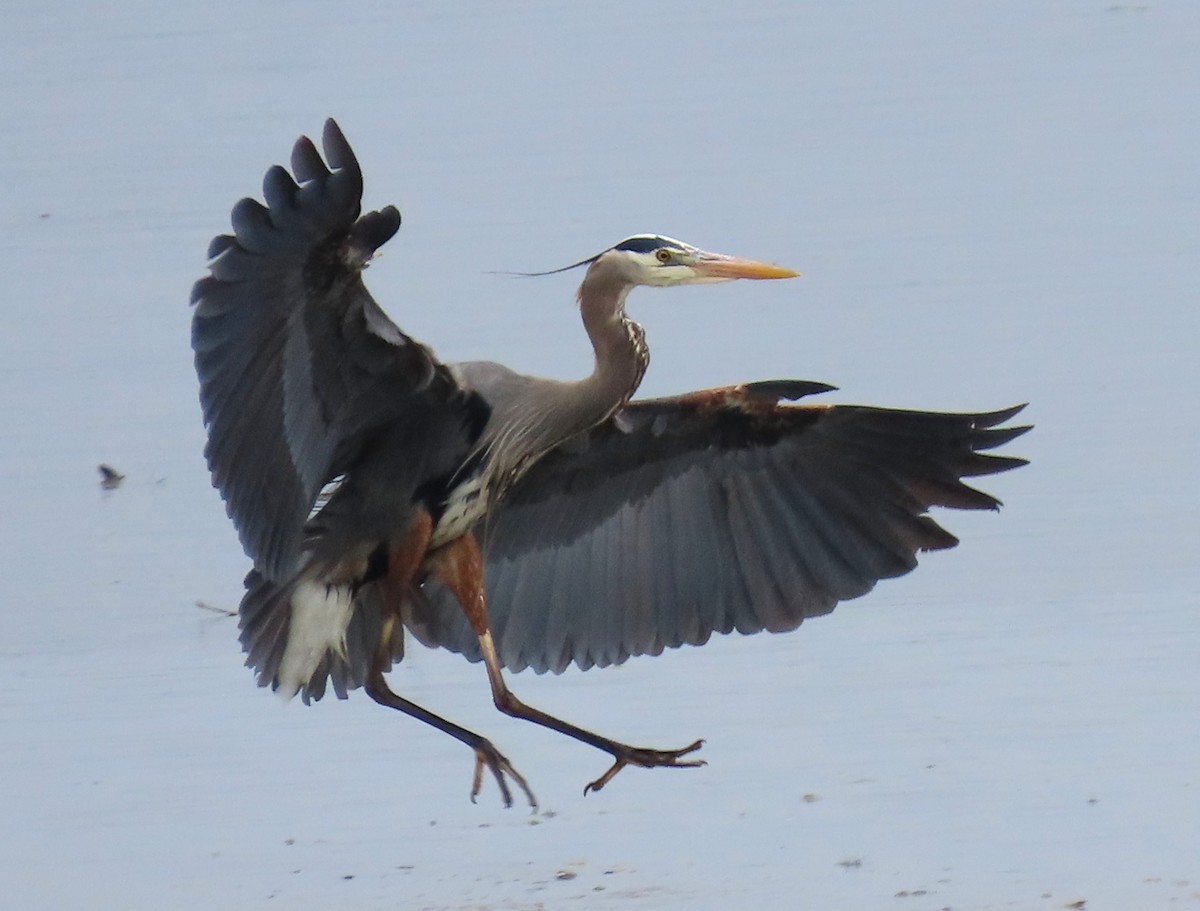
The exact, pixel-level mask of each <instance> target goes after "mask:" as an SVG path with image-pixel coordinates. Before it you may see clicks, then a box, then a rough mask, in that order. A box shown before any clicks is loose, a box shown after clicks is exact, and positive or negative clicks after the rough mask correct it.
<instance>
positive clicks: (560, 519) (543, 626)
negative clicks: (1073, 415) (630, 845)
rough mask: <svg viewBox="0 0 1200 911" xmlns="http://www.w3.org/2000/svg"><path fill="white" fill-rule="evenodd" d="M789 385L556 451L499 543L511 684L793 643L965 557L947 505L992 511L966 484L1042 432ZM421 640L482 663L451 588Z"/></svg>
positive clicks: (498, 581) (438, 599) (501, 528)
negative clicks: (712, 648) (733, 640)
mask: <svg viewBox="0 0 1200 911" xmlns="http://www.w3.org/2000/svg"><path fill="white" fill-rule="evenodd" d="M829 388H830V387H828V386H824V385H823V384H814V383H802V382H794V381H779V382H768V383H755V384H749V385H746V386H738V387H732V388H729V389H720V390H711V391H707V392H700V393H694V394H691V395H686V396H682V397H678V398H669V399H658V400H647V401H641V402H633V403H631V404H629V405H628V406H626V407H625V408H624V409H623V410H622V411H620V412H618V413H617V414H616V415H615V416H614V417H613V418H611V419H609V420H608V421H606V422H605V423H603V424H601V425H599V426H598V427H596V428H594V429H593V430H591V431H589V432H588V433H586V434H582V435H580V436H578V437H576V438H573V439H572V440H569V441H568V442H566V443H564V444H562V445H561V446H559V447H558V448H557V449H555V450H554V451H552V452H550V453H549V454H548V455H546V456H545V457H544V458H542V459H541V460H540V461H538V462H537V463H536V464H535V465H534V466H533V467H531V468H530V469H529V471H528V473H527V474H526V475H525V476H524V477H523V478H522V479H521V480H520V481H518V482H517V484H516V485H515V486H514V487H513V489H512V490H511V491H510V492H509V494H508V496H507V497H506V498H505V499H504V500H503V501H502V502H501V503H500V504H499V505H498V506H496V507H495V509H494V511H493V513H492V515H491V516H490V518H489V519H488V523H487V526H486V527H481V528H479V529H478V533H479V534H480V536H481V537H482V539H483V541H484V544H485V554H486V560H487V566H486V574H487V590H488V604H489V614H490V617H491V624H492V633H493V637H494V639H495V641H496V644H497V648H498V651H499V654H500V658H501V660H502V661H503V663H504V664H505V666H506V667H508V668H510V669H512V670H521V669H522V668H525V667H532V668H534V669H535V670H537V671H539V672H541V671H546V670H551V671H555V672H558V671H561V670H563V669H564V668H565V667H566V666H567V665H568V664H569V663H570V662H572V661H574V662H575V663H576V664H578V665H579V666H580V667H583V668H587V667H591V666H593V665H599V666H604V665H608V664H618V663H620V662H622V661H624V660H625V659H626V658H628V657H629V656H630V655H639V654H657V653H659V652H661V651H662V650H663V649H664V648H668V647H672V648H673V647H676V646H680V645H683V644H692V645H698V644H702V643H704V642H706V641H707V640H708V638H709V637H710V636H711V634H712V633H714V632H721V633H728V632H731V631H733V630H737V631H738V632H742V633H753V632H759V631H761V630H770V631H772V632H780V631H783V630H790V629H794V628H795V627H796V626H798V625H799V624H800V623H801V621H803V620H804V619H805V618H806V617H812V616H816V615H819V614H824V613H828V612H829V611H830V610H832V609H833V607H834V606H835V605H836V604H837V603H838V602H839V601H843V600H846V599H849V598H855V597H858V596H859V595H862V594H865V593H866V592H867V591H869V590H870V589H871V588H872V587H873V586H874V585H875V583H876V582H877V581H878V580H879V579H883V578H887V577H891V576H899V575H902V574H904V573H906V572H908V571H910V570H911V569H913V567H914V566H916V554H917V552H918V551H922V550H938V549H942V548H947V547H953V546H954V545H955V544H956V543H957V539H956V538H955V537H954V536H953V535H951V534H950V533H949V532H947V531H945V530H944V529H943V528H941V526H939V525H938V524H937V523H936V522H935V521H934V520H933V519H932V518H931V517H930V516H929V515H928V513H927V510H928V509H929V507H931V506H948V507H954V508H959V509H990V508H995V507H997V506H998V505H999V501H998V500H996V499H995V498H994V497H992V496H990V495H988V494H986V493H983V492H981V491H978V490H975V489H974V488H972V487H969V486H967V485H966V484H964V483H963V482H962V478H964V477H970V476H974V475H984V474H991V473H994V472H999V471H1004V470H1007V469H1010V468H1014V467H1016V466H1018V465H1022V464H1024V460H1022V459H1017V458H1010V457H1004V456H995V455H985V454H983V453H982V452H981V451H982V450H988V449H992V448H994V447H996V446H999V445H1001V444H1003V443H1005V442H1007V441H1008V440H1011V439H1012V438H1014V437H1016V436H1018V435H1019V434H1021V433H1023V432H1024V431H1025V430H1026V429H1028V428H1025V427H1007V428H1004V427H999V426H998V425H1000V424H1003V423H1004V422H1005V421H1007V420H1008V419H1009V418H1011V417H1012V416H1013V415H1015V414H1016V413H1017V412H1018V411H1019V410H1020V407H1017V408H1009V409H1006V410H1003V411H998V412H993V413H989V414H938V413H929V412H915V411H897V410H889V409H882V408H868V407H859V406H846V405H837V406H829V407H812V406H800V405H792V404H784V403H781V401H780V400H781V399H784V398H786V399H795V398H798V397H800V396H802V395H807V394H809V393H812V392H819V391H824V390H826V389H829ZM426 588H427V592H426V594H427V598H426V603H425V604H424V605H420V606H418V607H417V608H416V611H415V616H413V617H412V618H410V622H409V625H410V628H412V629H413V631H414V633H415V634H416V635H417V636H418V638H420V639H422V640H423V641H425V642H427V643H428V644H433V645H442V646H445V647H448V648H451V649H453V650H455V651H460V652H462V653H463V654H465V655H467V656H468V657H470V658H477V657H478V646H477V644H476V641H475V637H474V635H473V634H472V632H471V629H470V627H469V626H468V625H467V624H466V622H465V619H463V617H462V611H461V610H460V609H458V608H457V606H456V605H454V604H453V602H452V600H450V599H448V598H447V596H446V593H445V592H444V591H443V590H441V589H440V588H439V587H438V585H437V583H436V582H434V583H430V584H429V585H427V586H426Z"/></svg>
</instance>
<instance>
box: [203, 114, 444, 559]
mask: <svg viewBox="0 0 1200 911" xmlns="http://www.w3.org/2000/svg"><path fill="white" fill-rule="evenodd" d="M322 139H323V145H324V149H325V156H326V158H327V159H328V161H329V165H330V167H326V165H325V162H324V161H322V160H321V156H320V154H319V153H318V152H317V150H316V148H315V146H314V145H313V143H312V142H311V141H310V140H309V139H308V138H307V137H301V138H300V139H299V140H298V141H297V142H296V144H295V147H294V149H293V151H292V170H293V172H294V174H295V179H293V177H292V176H291V175H289V174H288V172H287V171H286V170H285V169H284V168H282V167H279V166H276V167H273V168H271V169H270V170H269V171H268V172H267V175H266V177H265V179H264V181H263V195H264V197H265V199H266V205H265V206H264V205H262V204H261V203H259V202H257V201H255V200H253V199H243V200H242V201H241V202H239V203H238V204H237V205H236V206H234V209H233V215H232V221H233V234H232V235H229V234H222V235H220V236H218V237H216V238H215V239H214V240H213V242H212V244H211V245H210V246H209V251H208V252H209V257H210V259H211V263H210V265H209V268H210V271H211V274H210V275H209V276H207V277H205V278H202V279H200V281H198V282H196V285H195V287H194V288H193V290H192V303H193V304H195V307H196V309H195V314H194V318H193V323H192V346H193V349H194V350H195V355H196V372H197V374H198V375H199V377H200V400H201V404H202V406H203V409H204V420H205V423H206V424H207V426H208V445H207V447H206V449H205V455H206V456H207V458H208V465H209V468H210V469H211V471H212V477H213V483H214V485H215V486H217V487H218V488H219V489H220V490H221V493H222V495H223V496H224V497H225V501H226V508H227V510H228V512H229V515H230V517H231V518H232V519H233V521H234V524H235V525H236V526H237V528H238V531H239V533H240V535H241V540H242V544H243V546H244V547H245V549H246V552H247V553H248V554H249V555H250V557H251V558H252V559H253V560H254V563H255V566H256V568H257V569H258V570H259V572H260V573H262V575H263V576H265V577H266V578H267V579H272V580H281V579H284V578H286V577H287V576H289V575H290V574H291V573H293V572H294V571H295V570H296V564H297V560H298V558H299V555H300V552H301V548H302V542H303V538H304V524H305V521H306V520H307V519H308V517H309V514H310V512H311V510H312V508H313V506H314V503H315V502H316V499H317V496H318V494H319V493H320V491H321V489H322V487H323V486H324V485H325V484H327V483H328V482H330V481H332V480H333V479H335V478H336V477H338V476H339V475H340V474H342V473H343V472H344V471H345V470H346V468H347V464H348V463H349V462H350V461H352V460H353V459H354V458H356V457H357V455H358V453H359V452H360V450H361V449H362V447H363V445H364V443H365V442H367V441H368V439H369V438H370V437H371V435H372V434H373V433H375V432H376V431H377V430H378V428H380V427H381V426H385V425H387V424H389V423H392V424H394V423H396V422H403V420H404V418H405V416H406V414H407V413H409V412H410V411H413V412H414V413H415V414H417V415H427V414H429V413H430V411H431V409H433V408H434V407H435V406H437V405H439V404H442V401H443V400H446V401H448V400H449V399H451V398H452V397H454V396H458V397H459V398H460V399H461V391H460V390H458V387H457V385H456V384H455V382H454V380H453V379H452V378H451V377H450V374H449V372H448V371H447V370H446V369H445V368H444V367H443V366H442V365H441V364H439V363H438V362H437V361H436V360H435V359H434V358H433V356H432V354H431V353H430V352H429V351H428V350H427V349H426V348H424V347H423V346H422V345H420V344H418V343H416V342H415V341H413V340H412V339H410V338H409V337H408V336H406V335H405V334H404V333H402V332H401V331H400V330H399V329H398V328H397V327H396V326H395V324H394V323H392V321H391V320H390V319H388V317H387V316H386V314H384V313H383V311H382V310H381V309H380V308H379V306H378V305H377V304H376V303H375V301H374V300H373V299H372V297H371V295H370V293H368V291H367V289H366V288H365V287H364V285H363V283H362V278H361V272H362V270H363V268H365V266H366V265H367V263H368V261H369V260H370V259H371V257H372V256H373V255H374V253H375V251H376V249H378V248H379V247H380V246H381V245H382V244H384V243H385V242H386V241H387V240H388V239H389V238H391V237H392V235H394V234H395V233H396V230H397V228H398V227H399V225H400V213H399V212H398V211H397V210H396V209H395V208H394V207H391V206H388V207H387V208H385V209H382V210H380V211H378V212H370V213H368V214H366V215H363V216H362V217H359V213H360V206H361V197H362V187H363V180H362V171H361V170H360V169H359V165H358V161H357V160H356V159H355V156H354V153H353V151H351V149H350V146H349V144H348V143H347V142H346V139H345V137H344V136H343V135H342V132H341V130H340V129H339V128H338V126H337V124H336V123H334V122H333V121H332V120H329V121H327V122H326V124H325V131H324V135H323V137H322ZM331 168H332V170H331ZM433 399H437V400H438V401H433ZM459 405H461V402H460V403H459Z"/></svg>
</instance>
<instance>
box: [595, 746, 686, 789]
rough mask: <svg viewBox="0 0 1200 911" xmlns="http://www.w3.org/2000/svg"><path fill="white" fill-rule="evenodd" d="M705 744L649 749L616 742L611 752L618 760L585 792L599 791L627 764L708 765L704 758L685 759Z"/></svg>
mask: <svg viewBox="0 0 1200 911" xmlns="http://www.w3.org/2000/svg"><path fill="white" fill-rule="evenodd" d="M702 746H704V741H703V740H697V741H696V742H695V743H693V744H690V745H688V746H685V747H684V748H683V749H682V750H648V749H645V748H644V747H631V746H626V745H625V744H623V743H614V744H613V745H612V749H611V750H610V752H611V753H612V754H613V756H614V757H615V759H616V761H615V762H614V763H613V764H612V768H610V769H609V770H608V771H607V772H605V773H604V774H603V775H601V776H600V777H599V778H597V779H596V780H595V781H593V782H591V783H589V784H588V786H587V787H585V788H584V789H583V793H584V794H588V793H589V792H591V791H599V790H600V789H601V788H603V787H604V786H605V785H606V784H608V783H609V782H610V781H611V780H612V778H613V776H614V775H616V774H617V773H618V772H619V771H621V769H623V768H625V766H627V765H636V766H641V767H642V768H643V769H657V768H663V767H666V768H672V769H695V768H699V767H700V766H702V765H707V764H708V763H706V762H705V761H704V760H703V759H684V758H683V757H684V756H687V755H688V754H689V753H694V752H696V750H698V749H700V747H702Z"/></svg>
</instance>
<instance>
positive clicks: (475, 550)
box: [429, 533, 489, 637]
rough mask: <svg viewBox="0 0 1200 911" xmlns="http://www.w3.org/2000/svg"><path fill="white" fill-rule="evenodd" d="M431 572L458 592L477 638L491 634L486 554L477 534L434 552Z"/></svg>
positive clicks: (457, 539)
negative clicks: (484, 581)
mask: <svg viewBox="0 0 1200 911" xmlns="http://www.w3.org/2000/svg"><path fill="white" fill-rule="evenodd" d="M429 571H430V572H431V573H433V574H434V575H436V576H437V577H438V578H439V579H441V580H442V581H443V582H444V583H446V587H447V588H448V589H450V591H451V592H453V593H454V597H455V598H457V599H458V603H459V604H460V605H462V609H463V613H465V614H466V615H467V620H469V621H470V623H471V629H473V630H475V635H476V636H480V637H483V636H486V635H488V625H489V624H488V613H487V601H486V599H485V597H484V587H483V554H482V553H481V552H480V550H479V542H478V541H476V540H475V536H474V535H473V534H470V533H467V534H465V535H463V536H462V537H461V538H456V539H455V540H453V541H451V542H450V543H449V544H447V545H446V546H445V547H442V548H440V549H439V550H437V551H436V552H434V553H433V554H432V555H431V556H430V559H429Z"/></svg>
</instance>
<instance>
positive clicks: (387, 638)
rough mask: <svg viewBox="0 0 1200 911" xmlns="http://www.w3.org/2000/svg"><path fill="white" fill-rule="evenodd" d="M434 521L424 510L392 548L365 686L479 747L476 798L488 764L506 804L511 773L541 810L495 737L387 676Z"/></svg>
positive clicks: (380, 699)
mask: <svg viewBox="0 0 1200 911" xmlns="http://www.w3.org/2000/svg"><path fill="white" fill-rule="evenodd" d="M431 524H432V523H431V522H430V521H429V516H428V514H424V515H422V516H421V517H420V518H419V519H418V521H417V522H416V523H414V526H413V528H412V529H410V531H409V533H408V534H406V535H405V536H404V538H403V539H402V540H401V541H400V542H398V543H397V545H396V546H393V547H392V548H391V550H390V552H389V555H388V557H389V559H388V578H387V579H386V580H385V585H386V587H387V594H388V597H385V598H384V599H383V600H384V602H385V610H386V611H387V613H386V615H385V616H384V618H383V625H382V627H381V629H380V633H379V641H378V643H377V644H376V646H375V653H374V655H372V657H371V667H370V669H369V671H368V672H367V680H366V683H365V685H364V687H363V688H364V689H365V690H366V691H367V695H369V696H370V697H371V698H372V699H374V700H375V701H376V702H378V703H379V704H380V705H383V706H387V707H388V708H391V709H396V710H397V711H400V712H403V713H404V714H406V715H409V716H411V717H413V718H416V719H417V720H418V721H423V722H425V723H426V724H428V725H431V726H432V727H435V728H437V729H438V730H439V731H442V732H443V733H446V734H449V735H450V736H451V737H453V738H454V739H455V740H458V741H459V742H461V743H465V744H466V745H467V746H469V747H470V748H471V749H472V750H474V751H475V774H474V776H473V777H472V780H471V802H472V803H474V801H475V798H476V797H478V796H479V790H480V788H481V787H482V785H483V770H484V768H485V767H486V768H487V769H488V770H489V771H490V772H491V773H492V776H493V777H494V778H495V779H496V784H498V785H499V786H500V793H501V795H502V796H503V798H504V805H505V806H506V807H511V806H512V802H513V801H512V792H511V791H510V790H509V787H508V782H507V781H506V779H505V776H508V777H509V778H511V779H512V780H513V781H514V782H516V784H517V786H518V787H519V788H520V789H521V790H522V791H524V792H525V797H526V799H527V800H528V801H529V806H530V807H531V808H532V809H534V810H536V809H537V806H538V802H537V798H536V797H534V796H533V791H531V790H530V789H529V785H528V784H527V783H526V782H525V779H524V777H523V776H522V775H521V773H520V772H518V771H517V770H516V769H514V768H513V766H512V763H511V762H509V761H508V759H507V758H506V757H505V756H504V754H503V753H501V752H500V751H499V750H497V749H496V747H495V746H494V745H493V744H492V742H491V741H490V740H488V739H487V738H486V737H481V736H480V735H479V734H476V733H475V732H474V731H469V730H467V729H466V728H464V727H461V726H459V725H457V724H455V723H454V722H452V721H447V720H446V719H445V718H442V717H441V716H440V715H435V714H434V713H433V712H431V711H429V710H428V709H424V708H422V707H421V706H419V705H417V704H416V703H414V702H409V701H408V700H407V699H404V698H402V697H401V696H397V695H396V694H395V693H394V692H392V689H391V687H389V686H388V684H387V680H386V678H385V677H384V668H385V667H387V666H388V664H389V662H390V660H391V657H392V653H391V641H392V635H393V633H394V631H395V627H396V623H397V617H398V613H397V608H398V605H399V600H398V598H397V596H398V595H400V594H401V593H402V592H403V591H404V589H405V588H406V587H407V586H409V585H411V584H412V579H413V577H414V576H415V575H416V572H417V569H418V568H419V567H420V565H421V561H422V560H423V559H424V556H425V549H426V548H427V547H428V545H429V532H430V527H431Z"/></svg>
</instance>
